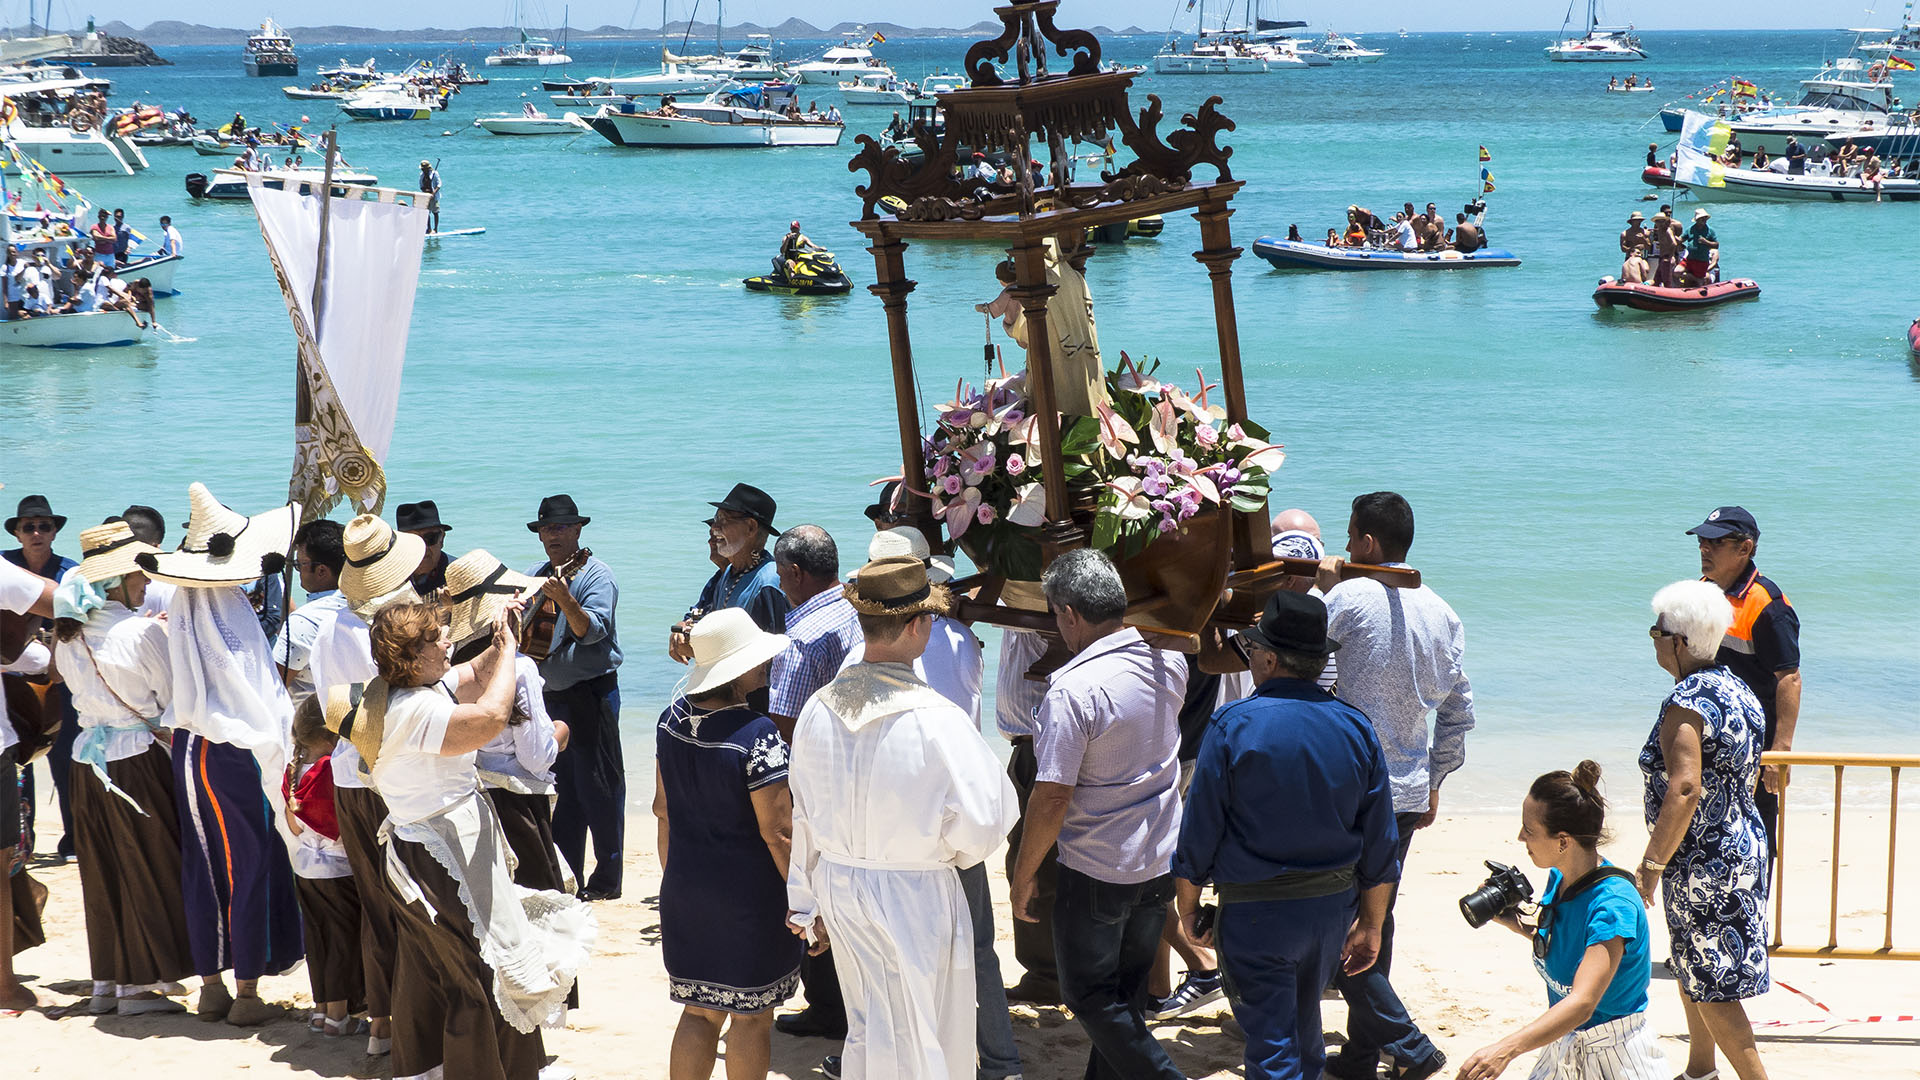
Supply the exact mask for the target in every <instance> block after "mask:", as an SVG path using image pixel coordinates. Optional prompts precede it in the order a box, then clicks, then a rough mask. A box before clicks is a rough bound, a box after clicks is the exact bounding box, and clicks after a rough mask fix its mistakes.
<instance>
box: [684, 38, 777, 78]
mask: <svg viewBox="0 0 1920 1080" xmlns="http://www.w3.org/2000/svg"><path fill="white" fill-rule="evenodd" d="M704 59H705V61H706V62H705V63H701V64H698V65H696V66H695V67H694V71H695V72H697V73H698V74H701V75H719V76H721V77H723V78H728V79H733V80H735V81H737V82H765V81H766V80H768V79H778V78H779V77H780V65H778V64H776V63H774V61H773V38H771V37H769V36H768V35H766V34H748V35H747V43H746V44H745V45H743V46H741V47H740V48H739V49H738V50H736V51H735V52H733V53H731V54H728V55H725V56H717V57H706V58H704Z"/></svg>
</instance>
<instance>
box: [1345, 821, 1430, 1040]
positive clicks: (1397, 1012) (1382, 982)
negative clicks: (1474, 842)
mask: <svg viewBox="0 0 1920 1080" xmlns="http://www.w3.org/2000/svg"><path fill="white" fill-rule="evenodd" d="M1424 816H1425V815H1424V814H1395V815H1394V816H1393V822H1394V824H1395V825H1397V826H1399V827H1400V844H1399V846H1398V847H1396V848H1395V849H1394V861H1395V862H1397V863H1399V864H1400V865H1401V867H1402V873H1403V874H1404V872H1405V866H1406V862H1407V849H1408V848H1409V847H1411V846H1412V845H1413V823H1414V822H1416V821H1419V820H1420V819H1421V818H1422V817H1424ZM1399 899H1400V885H1399V883H1398V882H1395V883H1394V886H1393V892H1391V893H1390V894H1388V896H1387V921H1386V923H1385V924H1384V925H1382V926H1381V928H1380V958H1379V959H1378V960H1376V961H1374V964H1373V966H1372V967H1370V968H1368V969H1367V970H1365V971H1363V972H1361V973H1360V974H1358V975H1346V974H1336V975H1335V976H1334V980H1333V985H1335V986H1337V987H1339V988H1340V996H1342V997H1344V998H1346V999H1347V1045H1346V1046H1345V1047H1343V1048H1342V1049H1341V1051H1340V1057H1341V1059H1342V1060H1343V1061H1349V1062H1359V1063H1362V1064H1364V1063H1365V1062H1367V1061H1369V1060H1375V1061H1377V1060H1378V1059H1379V1056H1380V1055H1381V1054H1389V1055H1392V1057H1393V1058H1394V1060H1396V1061H1403V1062H1406V1063H1407V1064H1409V1065H1411V1064H1414V1063H1415V1062H1420V1061H1425V1060H1427V1058H1428V1057H1430V1056H1432V1054H1433V1052H1434V1045H1433V1042H1432V1041H1431V1040H1429V1039H1428V1038H1427V1037H1426V1035H1424V1034H1422V1033H1421V1031H1420V1027H1419V1025H1418V1024H1415V1023H1414V1022H1413V1018H1412V1017H1410V1016H1408V1015H1407V1007H1406V1006H1405V1005H1402V1004H1401V1003H1400V995H1398V994H1396V993H1394V992H1393V984H1392V983H1391V982H1390V981H1388V976H1389V975H1391V974H1392V972H1393V905H1394V902H1395V901H1397V900H1399Z"/></svg>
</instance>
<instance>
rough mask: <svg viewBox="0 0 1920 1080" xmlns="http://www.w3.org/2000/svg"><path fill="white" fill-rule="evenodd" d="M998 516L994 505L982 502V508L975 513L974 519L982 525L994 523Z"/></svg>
mask: <svg viewBox="0 0 1920 1080" xmlns="http://www.w3.org/2000/svg"><path fill="white" fill-rule="evenodd" d="M997 516H998V515H996V514H995V513H994V512H993V506H992V504H990V503H981V504H980V509H979V510H978V511H976V512H975V513H974V515H973V517H974V520H975V521H978V522H979V523H980V524H982V525H991V524H993V519H994V518H995V517H997Z"/></svg>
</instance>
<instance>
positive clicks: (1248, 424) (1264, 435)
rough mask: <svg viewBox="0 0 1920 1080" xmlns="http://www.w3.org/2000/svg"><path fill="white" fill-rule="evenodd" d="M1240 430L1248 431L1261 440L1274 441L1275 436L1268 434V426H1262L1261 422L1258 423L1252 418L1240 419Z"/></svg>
mask: <svg viewBox="0 0 1920 1080" xmlns="http://www.w3.org/2000/svg"><path fill="white" fill-rule="evenodd" d="M1240 430H1241V431H1244V432H1246V433H1247V434H1248V435H1250V436H1252V437H1253V438H1256V439H1259V440H1260V441H1261V442H1272V441H1273V436H1272V435H1270V434H1268V432H1267V429H1266V428H1263V427H1261V426H1260V425H1259V424H1256V423H1254V422H1253V421H1251V420H1242V421H1240Z"/></svg>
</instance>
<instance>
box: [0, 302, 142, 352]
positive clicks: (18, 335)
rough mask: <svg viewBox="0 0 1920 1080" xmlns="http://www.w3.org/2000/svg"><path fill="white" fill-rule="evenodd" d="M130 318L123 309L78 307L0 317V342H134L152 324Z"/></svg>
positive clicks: (80, 345)
mask: <svg viewBox="0 0 1920 1080" xmlns="http://www.w3.org/2000/svg"><path fill="white" fill-rule="evenodd" d="M152 325H153V324H152V322H151V321H148V322H147V323H146V324H145V325H142V324H141V323H137V322H134V321H133V316H132V315H131V314H129V313H127V312H124V311H77V312H71V313H69V314H65V315H34V316H32V317H30V318H20V319H0V345H20V346H26V347H30V348H40V349H93V348H105V347H108V346H115V345H137V344H139V343H140V341H141V340H142V339H143V338H145V337H146V336H147V328H148V327H150V326H152Z"/></svg>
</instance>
